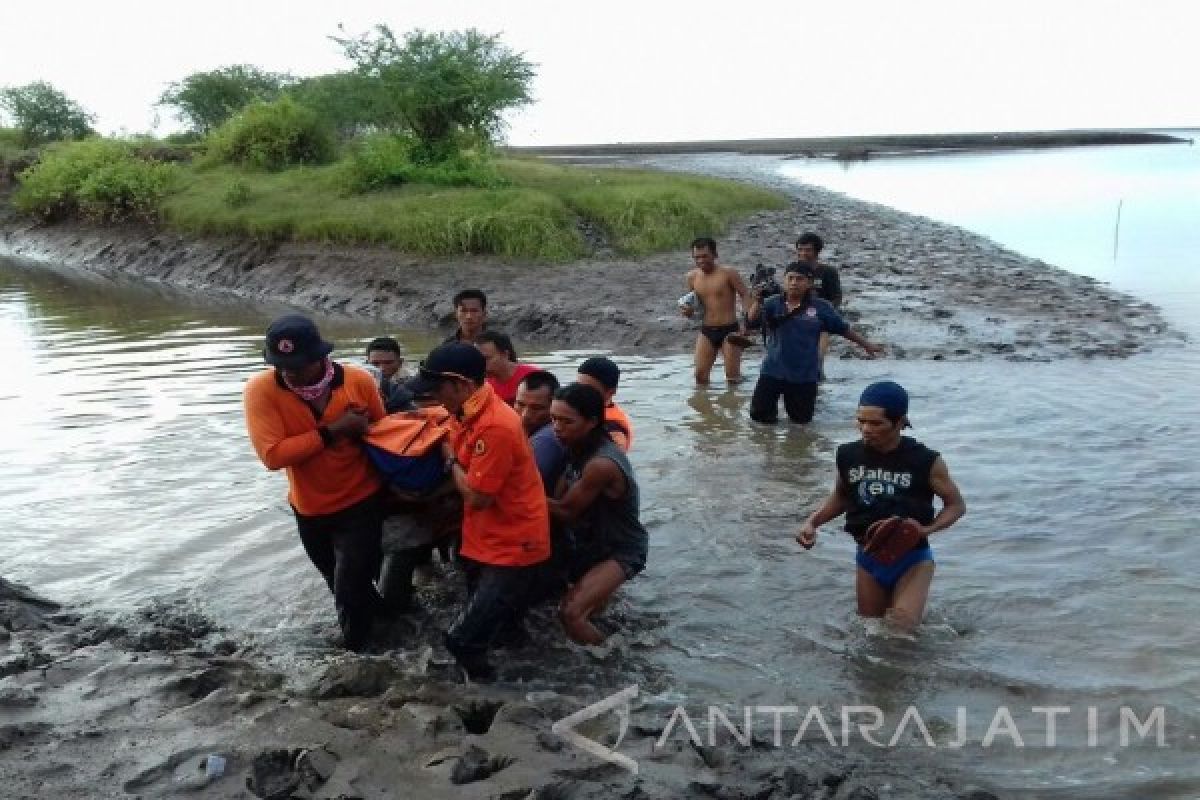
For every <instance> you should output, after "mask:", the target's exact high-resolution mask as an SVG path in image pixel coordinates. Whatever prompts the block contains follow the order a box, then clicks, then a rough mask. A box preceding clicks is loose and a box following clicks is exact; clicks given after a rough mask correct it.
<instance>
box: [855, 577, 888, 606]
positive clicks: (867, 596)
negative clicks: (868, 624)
mask: <svg viewBox="0 0 1200 800" xmlns="http://www.w3.org/2000/svg"><path fill="white" fill-rule="evenodd" d="M857 569H858V575H857V577H856V579H855V582H854V588H855V593H856V594H857V595H858V615H859V616H860V617H882V616H883V615H884V614H886V613H887V609H888V601H889V600H891V596H890V593H889V592H888V590H887V589H885V588H883V587H882V586H880V585H879V581H877V580H875V579H874V578H872V577H871V574H870V573H869V572H867V571H866V570H865V569H863V568H862V567H858V568H857Z"/></svg>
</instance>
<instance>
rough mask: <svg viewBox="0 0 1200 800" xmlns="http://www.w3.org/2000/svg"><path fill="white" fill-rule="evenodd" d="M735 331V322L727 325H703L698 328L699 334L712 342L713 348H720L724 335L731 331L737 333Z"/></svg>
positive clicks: (736, 327) (723, 342) (736, 328)
mask: <svg viewBox="0 0 1200 800" xmlns="http://www.w3.org/2000/svg"><path fill="white" fill-rule="evenodd" d="M737 331H738V326H737V323H736V322H731V323H730V324H728V325H703V326H701V328H700V335H702V336H703V337H704V338H705V339H708V341H709V342H711V343H712V346H713V349H714V350H720V349H721V345H723V344H725V337H727V336H728V335H729V334H731V333H737Z"/></svg>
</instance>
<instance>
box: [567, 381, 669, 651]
mask: <svg viewBox="0 0 1200 800" xmlns="http://www.w3.org/2000/svg"><path fill="white" fill-rule="evenodd" d="M550 419H551V424H552V425H554V435H555V436H557V437H558V439H559V441H561V442H562V443H563V445H565V446H566V448H567V453H568V455H567V470H566V473H565V474H564V475H563V479H562V482H561V483H560V486H559V490H558V493H557V494H558V499H557V500H554V501H551V503H550V516H551V518H553V519H554V520H555V521H556V522H561V523H564V524H566V525H567V526H568V527H569V528H570V529H571V532H572V534H573V537H572V538H573V539H574V545H575V553H574V554H573V556H572V563H571V565H570V567H569V570H568V573H569V574H568V578H569V580H570V583H571V588H570V590H569V591H568V592H567V595H566V597H565V598H563V602H562V607H561V609H560V615H561V617H562V623H563V628H564V629H565V630H566V632H567V636H569V637H571V639H572V640H574V641H576V642H579V643H580V644H600V643H602V642H603V641H604V639H605V636H604V634H603V633H601V632H600V631H599V630H598V629H597V628H596V626H595V625H593V624H592V621H591V616H592V615H593V614H594V613H596V612H597V611H599V610H600V609H602V608H604V606H605V605H607V604H608V601H609V598H611V597H612V595H613V592H615V591H616V590H617V588H618V587H620V585H621V584H622V583H624V582H625V581H627V580H629V579H630V578H632V577H633V576H634V575H637V574H638V573H639V572H641V571H642V570H643V569H644V568H645V566H646V549H647V545H648V543H649V535H648V534H647V532H646V529H645V528H644V527H643V526H642V523H641V521H640V520H639V519H638V485H637V479H636V478H635V477H634V474H633V467H632V466H630V464H629V459H628V458H627V457H626V456H625V453H624V452H623V451H622V450H621V448H619V447H617V445H616V444H615V443H613V440H612V439H611V438H609V435H608V432H607V431H606V430H605V429H604V397H603V396H602V395H601V394H600V393H599V392H598V391H596V390H595V389H594V388H592V387H591V386H587V385H584V384H582V383H572V384H571V385H569V386H566V387H564V388H562V389H559V390H558V391H557V392H555V394H554V403H553V404H552V405H551V406H550Z"/></svg>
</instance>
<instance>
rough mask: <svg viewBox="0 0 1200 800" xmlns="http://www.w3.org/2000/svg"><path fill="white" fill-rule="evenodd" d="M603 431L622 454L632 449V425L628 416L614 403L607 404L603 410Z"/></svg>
mask: <svg viewBox="0 0 1200 800" xmlns="http://www.w3.org/2000/svg"><path fill="white" fill-rule="evenodd" d="M604 430H606V431H608V435H609V436H610V437H611V438H612V440H613V442H614V443H615V444H616V445H617V447H619V448H621V451H622V452H625V453H628V452H629V448H631V447H633V423H631V422H630V421H629V415H628V414H626V413H625V411H624V410H623V409H622V408H621V407H620V406H619V405H617V404H616V403H609V404H608V406H607V407H605V409H604Z"/></svg>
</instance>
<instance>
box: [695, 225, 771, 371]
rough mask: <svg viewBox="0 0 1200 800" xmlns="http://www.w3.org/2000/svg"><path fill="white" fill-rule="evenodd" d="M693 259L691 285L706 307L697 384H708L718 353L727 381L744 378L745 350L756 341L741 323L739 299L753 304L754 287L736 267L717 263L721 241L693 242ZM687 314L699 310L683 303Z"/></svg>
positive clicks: (698, 343) (745, 304) (698, 345)
mask: <svg viewBox="0 0 1200 800" xmlns="http://www.w3.org/2000/svg"><path fill="white" fill-rule="evenodd" d="M692 262H693V263H694V264H695V265H696V268H695V269H693V270H691V271H690V272H688V274H687V277H686V279H685V280H686V282H687V288H688V290H689V291H692V292H695V293H696V297H697V298H698V299H699V301H700V303H701V305H703V307H704V324H703V326H701V328H700V333H699V334H698V335H697V336H696V368H695V371H696V383H698V384H700V385H701V386H704V385H707V384H708V376H709V373H711V372H712V368H713V364H715V363H716V362H717V353H720V354H721V355H722V356H723V358H724V359H725V380H726V382H727V383H738V382H739V381H741V379H742V350H743V349H744V348H746V347H748V346H750V345H751V344H752V343H753V342H752V341H751V340H750V339H749V338H748V337H746V336H745V334H744V332H743V331H742V330H741V326H740V325H738V315H737V301H738V298H741V301H742V307H743V308H749V306H750V299H751V298H750V290H749V289H747V288H746V282H745V281H743V280H742V276H741V275H739V274H738V271H737V270H736V269H734V268H733V267H725V266H721V265H719V264H717V243H716V242H715V241H714V240H712V239H709V238H707V237H701V238H699V239H697V240H695V241H694V242H692ZM679 312H680V313H681V314H683V315H684V316H685V317H689V318H690V317H691V316H692V315H693V314H695V313H696V309H695V307H694V306H692V305H680V306H679Z"/></svg>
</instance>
